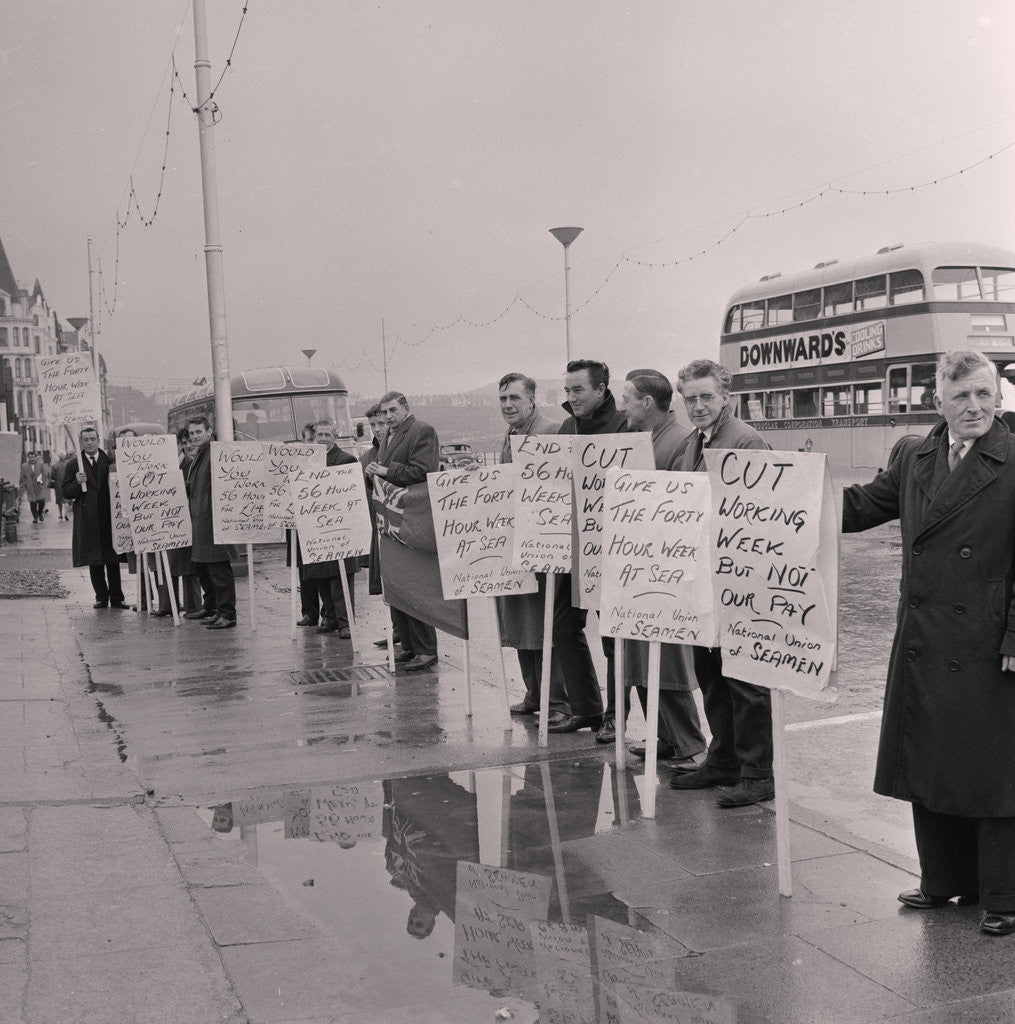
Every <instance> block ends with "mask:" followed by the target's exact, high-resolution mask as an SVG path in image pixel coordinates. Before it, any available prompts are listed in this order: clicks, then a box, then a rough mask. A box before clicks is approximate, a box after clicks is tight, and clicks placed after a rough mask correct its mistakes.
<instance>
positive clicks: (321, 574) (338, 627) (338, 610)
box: [303, 419, 362, 640]
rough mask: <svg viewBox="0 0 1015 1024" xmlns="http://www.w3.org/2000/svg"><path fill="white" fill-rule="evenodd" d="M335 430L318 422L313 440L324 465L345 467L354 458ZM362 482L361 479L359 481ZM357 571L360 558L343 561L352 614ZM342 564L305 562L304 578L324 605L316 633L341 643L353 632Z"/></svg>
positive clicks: (328, 421)
mask: <svg viewBox="0 0 1015 1024" xmlns="http://www.w3.org/2000/svg"><path fill="white" fill-rule="evenodd" d="M337 436H338V431H337V430H336V429H335V424H334V423H332V422H331V420H327V419H324V420H318V421H317V423H315V424H314V441H315V442H316V443H317V444H323V445H327V448H328V454H327V455H326V456H325V465H326V466H345V465H348V464H349V463H350V462H356V461H358V460H357V459H356V456H355V455H352V454H350V453H349V452H347V451H344V450H343V449H341V448H339V447H338V445H337V444H336V443H335V440H336V438H337ZM361 479H362V478H361ZM358 571H359V558H347V559H345V572H346V576H347V578H348V580H349V597H350V599H351V601H352V609H351V611H352V612H353V614H355V612H356V595H355V592H354V591H353V579H352V574H353V573H355V572H358ZM341 572H342V564H341V562H339V560H338V559H335V560H334V561H330V562H304V563H303V579H304V581H307V580H314V581H316V582H317V585H318V589H319V592H320V595H321V603H322V604H323V606H324V608H323V614H322V621H321V624H320V626H318V627H317V632H318V633H338V636H339V639H340V640H348V639H349V638H350V637H351V636H352V633H351V631H350V629H349V618H350V616H349V610H347V609H346V607H345V593H344V592H343V590H342V577H341V575H340V573H341Z"/></svg>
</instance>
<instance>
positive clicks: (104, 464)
mask: <svg viewBox="0 0 1015 1024" xmlns="http://www.w3.org/2000/svg"><path fill="white" fill-rule="evenodd" d="M78 437H79V442H80V445H81V467H82V468H81V469H80V470H79V469H78V460H77V459H68V461H67V464H66V466H65V468H64V474H63V483H62V485H61V486H62V490H63V496H64V498H65V499H66V500H67V501H71V502H73V503H74V504H73V507H74V532H73V534H72V537H73V539H72V547H71V556H72V559H73V564H74V565H75V566H85V565H87V566H88V572H89V575H90V576H91V579H92V588H93V589H94V591H95V604H94V605H93V607H95V608H106V607H109V608H120V609H124V608H126V609H129V608H130V605H128V604H126V603H125V602H124V600H123V586H122V584H121V582H120V556H119V555H117V553H116V552H115V551H114V550H113V515H112V509H111V506H110V501H109V470H110V467H111V466H112V465H113V460H112V459H110V457H109V456H108V455H107V454H106V453H105V452H104V451H102V449H101V448H99V432H98V431H97V430H96V429H95V427H85V428H84V429H83V430H82V431H81V433H80V434H79V435H78Z"/></svg>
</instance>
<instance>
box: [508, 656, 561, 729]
mask: <svg viewBox="0 0 1015 1024" xmlns="http://www.w3.org/2000/svg"><path fill="white" fill-rule="evenodd" d="M516 653H517V655H518V667H519V668H520V669H521V670H522V680H523V681H524V683H525V703H526V704H527V705H528V706H529V707H530V708H533V709H535V710H538V708H539V695H540V692H541V684H542V681H543V648H542V647H536V648H534V649H530V648H527V647H519V648H517V650H516ZM550 711H551V712H552V711H559V712H561V713H562V714H565V715H567V714H570V713H571V712H570V705H569V704H568V702H567V691H566V689H565V687H564V674H563V672H561V670H560V664H559V661H558V659H557V657H556V655H554V656H553V657H552V658H551V659H550Z"/></svg>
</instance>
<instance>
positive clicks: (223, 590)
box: [186, 416, 236, 629]
mask: <svg viewBox="0 0 1015 1024" xmlns="http://www.w3.org/2000/svg"><path fill="white" fill-rule="evenodd" d="M187 430H188V431H189V433H190V439H191V441H193V442H194V444H195V446H196V447H195V450H194V461H193V462H192V463H191V464H190V468H189V469H188V471H187V477H186V480H187V495H188V497H189V498H190V521H191V526H192V529H193V537H194V543H193V546H192V547H191V551H190V563H191V565H193V566H194V567H195V568H196V569H197V573H198V576H199V577H200V578H201V584H202V586H208V585H210V587H211V589H212V590H213V591H214V593H215V611H216V612H217V615H216V616H215V618H207V619H205V620H204V625H205V626H207V627H208V628H209V629H235V628H236V580H235V578H234V576H233V567H232V564H231V563H230V561H229V559H230V558H231V557H232V553H233V552H232V548H231V547H230V546H229V545H228V544H216V543H215V535H214V527H213V523H212V511H211V440H212V433H211V423H210V422H209V420H208V417H207V416H194V417H193V418H191V419H189V420H187Z"/></svg>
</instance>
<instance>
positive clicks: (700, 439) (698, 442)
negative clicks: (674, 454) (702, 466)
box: [691, 430, 705, 469]
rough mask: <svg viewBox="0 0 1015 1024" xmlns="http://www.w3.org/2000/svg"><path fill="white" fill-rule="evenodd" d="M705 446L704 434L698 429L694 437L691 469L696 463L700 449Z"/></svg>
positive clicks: (699, 456)
mask: <svg viewBox="0 0 1015 1024" xmlns="http://www.w3.org/2000/svg"><path fill="white" fill-rule="evenodd" d="M704 447H705V435H704V434H703V433H702V432H701V431H700V430H699V431H698V436H697V437H696V438H695V439H694V458H693V459H692V460H691V469H694V467H695V466H697V465H698V460H699V459H700V458H701V452H702V449H703V448H704Z"/></svg>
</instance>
